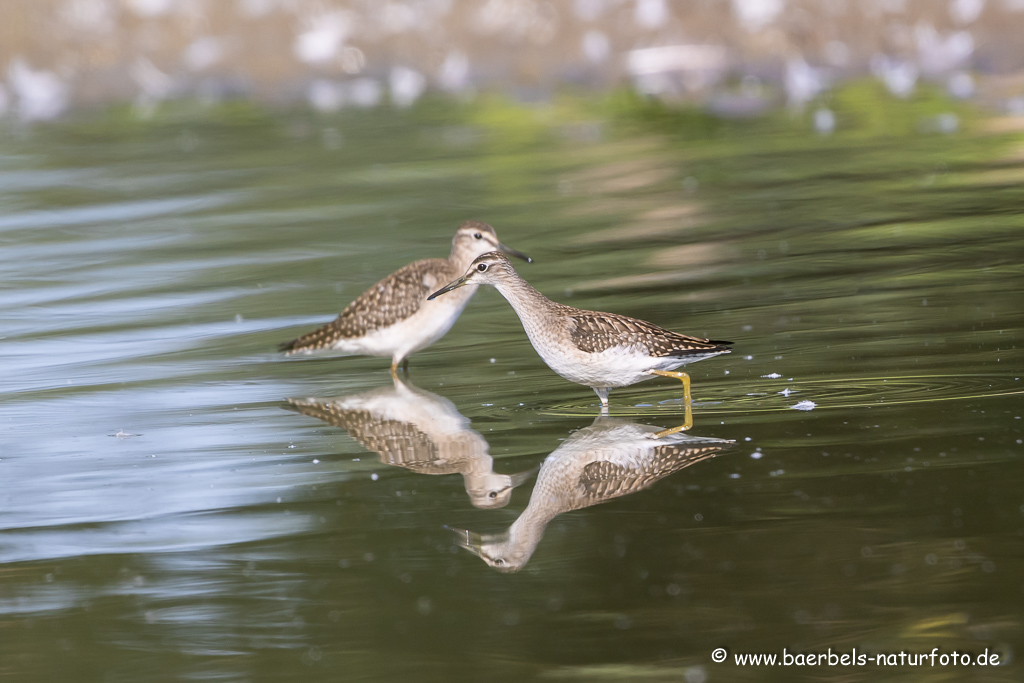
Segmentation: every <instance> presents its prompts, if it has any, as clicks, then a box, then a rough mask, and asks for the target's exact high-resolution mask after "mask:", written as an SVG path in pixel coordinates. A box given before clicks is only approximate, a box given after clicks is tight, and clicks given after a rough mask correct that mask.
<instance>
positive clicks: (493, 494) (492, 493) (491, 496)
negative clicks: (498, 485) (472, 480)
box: [487, 491, 498, 498]
mask: <svg viewBox="0 0 1024 683" xmlns="http://www.w3.org/2000/svg"><path fill="white" fill-rule="evenodd" d="M487 497H488V498H497V497H498V492H497V491H490V492H488V494H487Z"/></svg>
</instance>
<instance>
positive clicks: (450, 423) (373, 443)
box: [288, 377, 534, 508]
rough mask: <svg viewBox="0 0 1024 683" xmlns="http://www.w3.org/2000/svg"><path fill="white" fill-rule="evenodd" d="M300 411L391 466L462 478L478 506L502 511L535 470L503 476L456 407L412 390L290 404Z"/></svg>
mask: <svg viewBox="0 0 1024 683" xmlns="http://www.w3.org/2000/svg"><path fill="white" fill-rule="evenodd" d="M288 403H289V404H291V405H290V407H292V408H293V409H294V410H297V411H298V412H300V413H303V414H304V415H310V416H312V417H315V418H317V419H320V420H323V421H324V422H327V423H328V424H332V425H334V426H336V427H341V428H342V429H344V430H345V431H347V432H348V433H349V434H350V435H351V436H352V438H354V439H355V440H356V441H358V442H359V443H361V444H362V445H363V446H364V447H366V448H367V449H368V450H371V451H373V452H375V453H377V454H379V455H380V460H381V462H382V463H384V464H385V465H394V466H396V467H404V468H405V469H407V470H412V471H413V472H419V473H420V474H455V473H458V474H461V475H462V477H463V479H464V481H465V484H466V493H468V494H469V498H470V500H471V501H472V502H473V505H475V506H477V507H480V508H500V507H503V506H505V505H507V504H508V501H509V498H510V497H511V495H512V489H514V488H515V487H516V486H519V485H520V484H522V483H523V482H524V481H526V480H527V479H529V478H530V476H531V475H532V474H533V472H534V470H533V469H531V470H528V471H526V472H520V473H518V474H499V473H497V472H495V471H494V470H493V465H494V461H493V459H492V458H491V456H490V454H488V452H487V451H488V444H487V441H485V440H484V438H483V437H482V436H480V434H479V433H477V432H476V431H474V430H472V429H470V428H469V420H467V419H466V418H465V417H463V416H462V414H460V413H459V411H458V410H456V409H455V406H454V405H453V404H452V402H451V401H449V400H447V399H445V398H442V397H440V396H438V395H437V394H432V393H430V392H429V391H424V390H422V389H419V388H417V387H413V386H411V385H408V384H406V383H405V382H403V381H401V380H400V379H398V378H397V377H396V378H395V379H394V387H382V388H380V389H375V390H373V391H367V392H364V393H361V394H353V395H351V396H343V397H341V398H336V399H318V398H308V399H294V398H290V399H288Z"/></svg>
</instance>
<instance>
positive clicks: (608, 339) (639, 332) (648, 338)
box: [560, 306, 731, 358]
mask: <svg viewBox="0 0 1024 683" xmlns="http://www.w3.org/2000/svg"><path fill="white" fill-rule="evenodd" d="M560 308H562V309H563V312H562V315H564V316H565V317H566V318H568V319H569V321H570V324H571V328H570V332H569V335H570V338H571V339H572V343H573V344H575V345H576V348H578V349H579V350H580V351H584V352H586V353H600V352H601V351H604V350H606V349H610V348H612V347H615V346H632V347H639V348H643V349H645V350H646V351H647V354H648V355H650V356H672V357H675V358H681V357H685V356H687V355H698V354H706V353H709V352H712V353H713V352H723V351H727V350H728V346H727V345H728V344H730V343H731V342H721V341H712V340H710V339H700V338H699V337H690V336H687V335H685V334H679V333H678V332H673V331H671V330H666V329H664V328H661V327H658V326H657V325H654V324H652V323H649V322H645V321H643V320H637V319H636V318H630V317H627V316H624V315H617V314H615V313H598V312H596V311H583V310H580V309H578V308H570V307H569V306H560Z"/></svg>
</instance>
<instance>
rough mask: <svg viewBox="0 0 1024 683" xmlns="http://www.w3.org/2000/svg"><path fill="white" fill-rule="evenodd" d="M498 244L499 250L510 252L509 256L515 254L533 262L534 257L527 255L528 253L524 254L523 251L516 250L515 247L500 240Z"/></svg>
mask: <svg viewBox="0 0 1024 683" xmlns="http://www.w3.org/2000/svg"><path fill="white" fill-rule="evenodd" d="M497 246H498V251H503V252H505V253H506V254H508V255H509V256H515V257H516V258H521V259H523V260H524V261H526V262H527V263H533V259H532V258H530V257H529V256H527V255H526V254H524V253H523V252H521V251H516V250H515V249H513V248H511V247H506V246H505V245H504V244H502V243H501V242H498V245H497Z"/></svg>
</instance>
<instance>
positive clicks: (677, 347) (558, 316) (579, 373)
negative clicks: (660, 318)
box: [429, 252, 732, 429]
mask: <svg viewBox="0 0 1024 683" xmlns="http://www.w3.org/2000/svg"><path fill="white" fill-rule="evenodd" d="M481 284H487V285H493V286H494V287H495V288H497V290H498V291H499V292H501V294H502V296H504V297H505V298H506V299H507V300H508V302H509V303H510V304H512V308H514V309H515V311H516V314H517V315H518V316H519V320H520V321H522V323H523V328H524V329H525V330H526V334H527V336H528V337H529V338H530V342H531V343H532V344H533V348H535V349H536V350H537V353H538V354H540V357H541V358H542V359H543V360H544V362H545V363H547V364H548V367H550V368H551V369H552V370H554V371H555V372H557V373H558V374H559V375H561V376H562V377H564V378H566V379H567V380H569V381H570V382H576V383H577V384H583V385H586V386H588V387H590V388H592V389H593V390H594V391H595V392H597V395H598V397H599V398H600V399H601V405H602V407H603V408H607V406H608V391H609V390H610V389H613V388H615V387H625V386H629V385H630V384H636V383H637V382H643V381H644V380H648V379H652V378H653V377H654V376H655V375H662V376H664V377H675V378H677V379H679V380H681V381H682V383H683V387H684V392H685V398H686V406H687V407H689V405H690V377H689V375H687V374H686V373H685V372H673V371H674V370H675V369H676V368H678V367H680V366H682V365H686V364H687V363H695V362H697V361H699V360H704V359H705V358H711V357H712V356H718V355H720V354H723V353H729V348H728V346H729V344H731V343H732V342H727V341H714V340H710V339H700V338H697V337H689V336H687V335H684V334H679V333H678V332H672V331H670V330H666V329H663V328H661V327H658V326H657V325H654V324H651V323H649V322H645V321H643V320H637V319H636V318H629V317H626V316H624V315H616V314H614V313H599V312H597V311H584V310H581V309H579V308H573V307H571V306H565V305H563V304H559V303H556V302H554V301H551V300H550V299H548V298H547V297H546V296H544V295H543V294H541V293H540V292H538V291H537V290H536V289H534V288H533V287H531V286H530V284H529V283H528V282H527V281H526V280H524V279H523V278H521V277H520V276H519V274H518V273H516V271H515V269H514V268H513V267H512V264H511V263H510V262H509V260H508V259H507V258H505V257H504V256H503V255H502V254H500V253H498V252H490V253H488V254H483V255H481V256H479V257H477V259H476V260H474V261H473V263H472V264H471V265H470V267H469V270H468V271H466V274H465V275H463V276H462V277H460V278H458V279H457V280H455V281H454V282H452V283H450V284H448V285H446V286H444V287H442V288H441V289H439V290H438V291H436V292H434V293H433V294H431V295H430V297H429V298H430V299H434V298H435V297H438V296H440V295H442V294H444V293H445V292H451V291H452V290H457V289H458V288H460V287H465V286H467V285H481ZM688 428H689V426H685V427H683V428H682V429H688Z"/></svg>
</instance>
